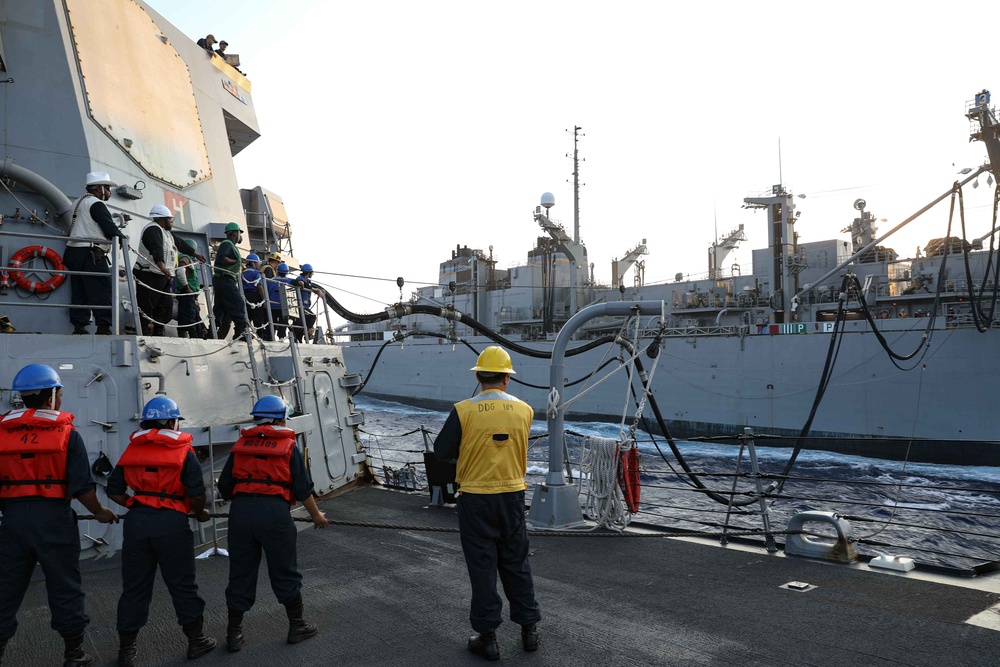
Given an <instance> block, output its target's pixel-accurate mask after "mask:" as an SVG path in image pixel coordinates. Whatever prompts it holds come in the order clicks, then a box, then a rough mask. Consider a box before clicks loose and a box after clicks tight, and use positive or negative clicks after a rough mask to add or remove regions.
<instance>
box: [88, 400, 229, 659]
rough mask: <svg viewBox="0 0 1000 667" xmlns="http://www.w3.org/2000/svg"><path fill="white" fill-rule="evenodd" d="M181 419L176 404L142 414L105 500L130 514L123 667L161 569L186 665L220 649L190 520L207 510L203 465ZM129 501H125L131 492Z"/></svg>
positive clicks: (121, 628)
mask: <svg viewBox="0 0 1000 667" xmlns="http://www.w3.org/2000/svg"><path fill="white" fill-rule="evenodd" d="M181 419H183V417H182V416H181V412H180V409H179V408H178V407H177V404H176V403H175V402H174V401H173V400H171V399H170V398H167V397H166V396H157V397H156V398H153V399H151V400H150V401H149V402H148V403H146V405H145V407H144V408H143V409H142V421H141V422H139V429H140V430H138V431H136V432H135V433H133V434H132V436H131V437H130V439H129V444H128V447H126V448H125V452H124V453H123V454H122V456H121V458H120V459H118V465H116V466H115V469H114V471H113V472H112V473H111V476H110V477H109V478H108V486H107V492H108V498H111V500H113V501H115V502H116V503H118V504H119V505H124V506H125V507H128V508H129V511H128V514H126V515H125V530H124V540H123V543H122V595H121V598H119V599H118V639H119V649H118V664H119V666H120V667H129V666H131V665H134V664H135V659H136V655H137V653H138V649H137V647H136V637H137V635H138V634H139V630H140V629H141V628H142V627H143V626H144V625H146V621H148V620H149V604H150V602H151V601H152V599H153V580H154V579H155V577H156V567H157V565H159V567H160V576H162V577H163V583H165V584H166V585H167V590H168V591H170V597H171V599H172V600H173V603H174V611H175V612H176V614H177V623H178V624H179V625H180V626H181V628H182V630H183V631H184V635H185V636H186V637H187V640H188V649H187V658H188V660H194V659H195V658H200V657H201V656H203V655H205V654H206V653H208V652H209V651H211V650H212V649H214V648H215V640H214V639H212V638H210V637H206V636H205V632H204V621H203V616H202V613H203V612H204V610H205V601H204V600H202V599H201V598H200V597H198V585H197V584H196V583H195V572H194V533H193V532H192V531H191V525H190V521H189V520H188V514H189V513H193V514H194V516H195V518H196V519H197V520H198V521H201V522H205V521H208V520H209V519H210V518H211V517H210V516H209V513H208V511H207V510H206V509H205V483H204V481H203V479H202V472H201V464H200V463H199V462H198V456H197V455H196V454H195V453H194V448H193V447H192V446H191V434H189V433H182V432H181V431H178V430H177V423H178V421H179V420H181ZM126 487H127V488H129V489H132V495H131V496H129V495H128V494H127V488H126Z"/></svg>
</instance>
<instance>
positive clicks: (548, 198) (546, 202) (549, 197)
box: [542, 192, 556, 208]
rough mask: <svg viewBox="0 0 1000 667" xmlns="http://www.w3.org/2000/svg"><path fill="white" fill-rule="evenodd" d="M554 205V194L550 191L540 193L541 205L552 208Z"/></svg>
mask: <svg viewBox="0 0 1000 667" xmlns="http://www.w3.org/2000/svg"><path fill="white" fill-rule="evenodd" d="M555 205H556V196H555V195H554V194H552V193H551V192H544V193H542V206H544V207H545V208H552V207H553V206H555Z"/></svg>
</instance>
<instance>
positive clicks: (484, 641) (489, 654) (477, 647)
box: [469, 632, 500, 660]
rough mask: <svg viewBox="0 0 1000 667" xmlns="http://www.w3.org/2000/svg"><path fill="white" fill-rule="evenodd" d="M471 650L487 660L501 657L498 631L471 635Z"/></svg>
mask: <svg viewBox="0 0 1000 667" xmlns="http://www.w3.org/2000/svg"><path fill="white" fill-rule="evenodd" d="M469 651H471V652H472V653H475V654H476V655H481V656H483V657H484V658H486V659H487V660H499V659H500V645H499V644H497V633H496V632H480V633H479V634H478V635H473V636H472V637H469Z"/></svg>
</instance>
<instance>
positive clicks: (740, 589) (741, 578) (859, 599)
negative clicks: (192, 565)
mask: <svg viewBox="0 0 1000 667" xmlns="http://www.w3.org/2000/svg"><path fill="white" fill-rule="evenodd" d="M426 505H427V497H426V495H419V494H404V493H398V492H391V491H385V490H382V489H378V488H370V487H368V488H362V489H358V490H356V491H354V492H351V493H348V494H345V495H343V496H340V497H337V498H334V499H331V500H328V501H324V502H323V503H321V506H322V508H323V509H324V510H325V511H326V512H327V515H328V516H329V517H330V518H333V519H342V520H351V521H362V522H375V523H391V524H398V525H403V526H436V527H446V528H447V527H456V526H457V516H456V514H455V511H454V508H428V507H427V506H426ZM531 565H532V569H533V571H534V575H535V586H536V592H537V596H538V600H539V602H540V604H541V606H542V614H543V621H542V623H541V625H540V629H541V632H542V648H541V650H540V651H539V652H538V653H535V654H529V653H524V652H522V651H521V648H520V634H519V632H518V627H517V626H515V625H513V624H512V623H510V622H509V621H507V622H505V623H504V624H503V625H502V626H501V627H500V629H499V631H498V635H499V640H500V650H501V662H500V664H507V665H529V664H530V665H538V666H540V665H574V666H579V665H595V666H596V665H623V666H624V665H629V666H631V665H720V666H722V665H725V666H726V667H732V666H734V665H740V666H751V665H759V666H761V667H765V666H767V667H774V666H776V665H778V666H780V665H788V666H793V665H794V666H796V667H798V666H801V665H824V666H836V665H844V666H845V667H846V666H850V667H855V666H856V665H868V666H871V665H907V666H918V665H928V666H930V665H934V666H938V665H943V664H948V665H992V664H995V660H996V651H997V647H998V646H1000V633H998V632H997V631H995V630H990V629H986V628H984V627H979V626H976V625H971V624H968V623H966V620H967V619H969V618H970V617H972V616H973V615H975V614H978V613H980V612H986V614H987V615H990V614H991V613H992V612H989V611H987V610H989V609H990V608H991V607H992V606H993V605H996V604H997V603H998V602H1000V595H998V594H997V592H996V591H998V590H1000V586H996V585H988V586H986V588H992V589H993V590H992V592H991V591H990V590H979V589H976V588H969V587H961V586H951V585H943V584H939V583H931V582H928V581H923V580H919V579H913V578H906V577H901V576H894V575H887V574H883V573H875V572H871V571H867V570H866V569H865V568H856V567H855V568H851V567H844V566H837V565H830V564H826V563H818V562H813V561H808V560H800V559H793V558H787V557H782V556H778V555H768V554H767V553H765V552H764V551H763V550H760V551H755V550H745V549H735V548H728V549H723V548H715V547H711V546H707V545H704V544H698V543H693V542H690V541H681V540H676V539H656V538H608V537H603V538H601V537H532V538H531ZM299 566H300V568H301V569H302V571H303V574H304V577H305V580H304V582H305V589H304V591H303V595H304V599H305V607H306V617H307V619H308V620H311V621H314V622H316V623H318V624H319V626H320V635H319V636H318V637H316V638H314V639H310V640H308V641H306V642H304V643H302V644H298V645H295V646H288V645H286V644H285V643H284V636H285V632H286V630H287V621H286V619H285V614H284V609H283V608H282V607H280V606H279V605H278V604H277V603H276V601H275V600H274V596H273V594H272V593H271V590H270V587H269V586H268V583H267V578H266V574H265V573H264V571H263V570H264V568H262V574H261V579H260V584H259V589H258V602H257V604H256V606H255V607H254V609H253V610H252V611H251V612H250V613H249V614H248V615H247V617H246V619H245V623H244V629H245V632H246V636H247V643H246V647H245V648H244V650H243V651H242V652H240V653H238V654H229V653H226V651H225V649H224V647H223V646H221V642H222V640H223V639H224V636H225V622H226V607H225V600H224V596H223V591H224V590H225V587H226V577H227V572H228V564H227V561H226V559H224V558H211V559H208V560H199V561H198V584H199V587H200V591H201V595H202V597H204V598H205V600H206V602H207V603H208V607H207V609H206V619H207V627H208V631H209V633H210V634H211V635H213V636H215V637H216V638H218V639H219V640H220V647H219V648H217V649H216V650H215V651H214V652H213V653H211V654H210V655H208V656H206V657H204V658H202V659H200V660H199V661H198V662H197V663H188V662H187V661H186V660H184V649H185V640H184V637H183V635H182V634H181V631H180V628H179V627H178V626H177V625H176V621H175V619H174V617H173V610H172V608H171V605H170V599H169V596H168V594H167V592H166V589H164V588H163V586H162V584H160V583H158V584H157V589H156V593H155V598H154V607H153V609H152V611H151V617H150V623H149V625H148V626H147V627H146V628H145V629H144V630H143V631H142V632H141V633H140V635H139V650H140V664H143V665H181V664H198V665H224V664H225V665H237V664H239V665H271V666H279V665H294V666H295V667H302V666H305V665H415V666H417V665H419V666H421V667H423V666H425V665H465V664H486V663H485V661H483V660H482V659H480V658H477V657H475V656H472V655H470V654H468V653H467V652H466V649H465V641H466V638H467V637H468V633H469V627H468V602H469V584H468V578H467V574H466V570H465V563H464V560H463V558H462V551H461V547H460V545H459V538H458V534H457V533H453V532H430V531H419V530H408V529H399V528H397V529H380V528H365V527H348V526H333V527H331V528H329V529H327V530H323V531H315V530H305V531H302V532H300V533H299ZM790 581H803V582H807V583H809V584H812V585H815V586H816V588H815V589H813V590H811V591H809V592H805V593H798V592H792V591H789V590H785V589H782V588H780V586H781V585H782V584H785V583H788V582H790ZM984 583H988V584H990V583H991V582H984ZM84 585H85V588H86V590H87V610H88V613H89V614H90V616H91V619H92V620H91V624H90V627H89V629H88V650H89V651H90V652H91V653H92V654H94V655H96V656H97V657H98V660H97V661H96V662H95V664H96V665H113V664H115V662H114V660H115V656H116V652H117V636H116V634H115V631H114V627H115V606H116V603H117V599H118V594H119V592H120V590H121V581H120V571H119V570H117V569H109V570H103V571H96V572H88V573H86V574H85V575H84ZM505 611H506V608H505ZM19 619H20V622H21V626H20V629H19V631H18V634H17V635H16V636H15V637H14V639H13V640H12V642H11V645H10V646H8V648H7V653H6V655H5V660H4V665H5V666H6V665H11V666H19V665H57V664H61V662H60V661H61V641H60V639H59V637H58V635H56V634H55V633H54V632H53V631H52V630H50V629H49V616H48V609H47V607H46V603H45V589H44V584H43V583H42V582H40V581H36V582H33V583H32V584H31V588H30V590H29V592H28V595H27V597H26V599H25V602H24V604H23V605H22V607H21V613H20V615H19Z"/></svg>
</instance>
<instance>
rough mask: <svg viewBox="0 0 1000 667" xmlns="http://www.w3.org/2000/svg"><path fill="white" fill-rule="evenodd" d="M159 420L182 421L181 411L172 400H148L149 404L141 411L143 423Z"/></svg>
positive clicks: (160, 397) (158, 398) (164, 398)
mask: <svg viewBox="0 0 1000 667" xmlns="http://www.w3.org/2000/svg"><path fill="white" fill-rule="evenodd" d="M161 419H184V417H182V416H181V409H180V408H179V407H177V403H175V402H174V399H172V398H168V397H166V396H157V397H156V398H151V399H149V402H148V403H146V406H145V407H144V408H143V409H142V420H143V421H147V420H161Z"/></svg>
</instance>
